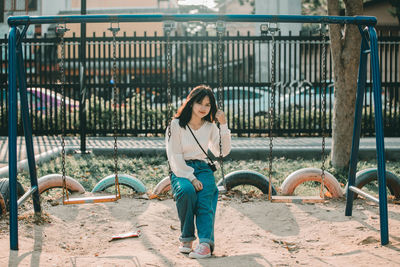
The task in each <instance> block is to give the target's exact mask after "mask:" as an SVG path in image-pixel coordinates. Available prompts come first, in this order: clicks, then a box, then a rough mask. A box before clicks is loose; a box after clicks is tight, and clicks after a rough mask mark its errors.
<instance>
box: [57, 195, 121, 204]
mask: <svg viewBox="0 0 400 267" xmlns="http://www.w3.org/2000/svg"><path fill="white" fill-rule="evenodd" d="M120 198H121V197H120V196H115V195H108V196H96V197H80V198H71V199H65V200H63V204H64V205H70V204H89V203H104V202H115V201H117V200H118V199H120Z"/></svg>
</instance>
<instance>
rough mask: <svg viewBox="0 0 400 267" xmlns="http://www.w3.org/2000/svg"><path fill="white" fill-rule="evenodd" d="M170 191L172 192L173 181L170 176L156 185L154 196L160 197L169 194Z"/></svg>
mask: <svg viewBox="0 0 400 267" xmlns="http://www.w3.org/2000/svg"><path fill="white" fill-rule="evenodd" d="M169 190H171V179H170V177H169V176H166V177H165V178H164V179H162V180H161V181H160V182H159V183H158V184H157V185H156V187H155V188H154V190H153V195H155V196H158V195H160V194H163V193H166V192H168V191H169Z"/></svg>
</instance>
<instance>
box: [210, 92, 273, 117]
mask: <svg viewBox="0 0 400 267" xmlns="http://www.w3.org/2000/svg"><path fill="white" fill-rule="evenodd" d="M213 91H214V94H215V96H216V100H217V103H218V99H219V92H218V88H215V89H214V90H213ZM270 92H271V90H270V88H268V87H250V86H243V87H241V86H226V87H224V88H223V100H224V102H223V103H224V110H225V112H227V113H230V114H237V115H248V114H250V116H257V115H264V114H266V113H267V112H268V109H269V107H268V105H269V97H270ZM276 97H277V96H276ZM276 99H277V98H276Z"/></svg>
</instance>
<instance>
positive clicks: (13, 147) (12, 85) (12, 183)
mask: <svg viewBox="0 0 400 267" xmlns="http://www.w3.org/2000/svg"><path fill="white" fill-rule="evenodd" d="M17 31H18V30H17V28H16V27H12V28H11V29H10V32H9V36H8V60H9V61H8V62H9V63H8V91H9V94H8V107H9V113H8V155H9V156H8V157H9V158H8V171H9V188H10V248H11V249H12V250H18V204H17V105H18V99H17V73H16V71H15V70H16V69H17V66H16V65H17V64H18V62H17V58H16V57H17V55H16V52H15V48H16V40H17Z"/></svg>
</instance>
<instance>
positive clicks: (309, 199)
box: [271, 196, 325, 203]
mask: <svg viewBox="0 0 400 267" xmlns="http://www.w3.org/2000/svg"><path fill="white" fill-rule="evenodd" d="M271 202H275V203H323V202H325V199H324V198H322V197H320V196H271Z"/></svg>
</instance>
